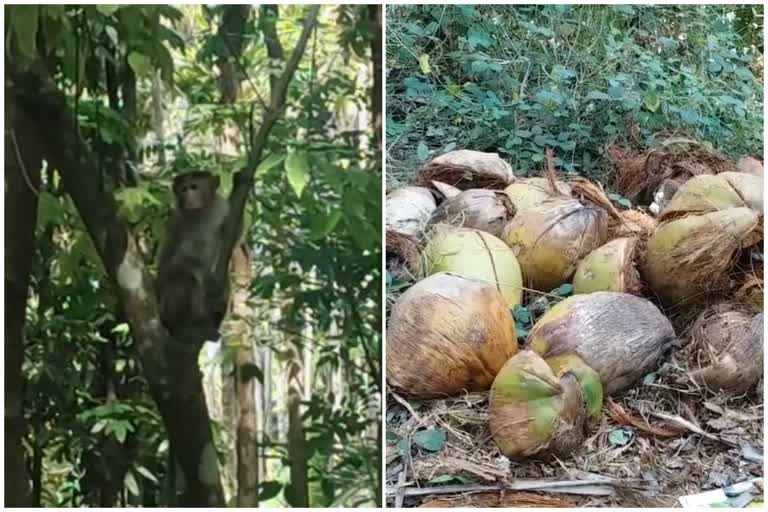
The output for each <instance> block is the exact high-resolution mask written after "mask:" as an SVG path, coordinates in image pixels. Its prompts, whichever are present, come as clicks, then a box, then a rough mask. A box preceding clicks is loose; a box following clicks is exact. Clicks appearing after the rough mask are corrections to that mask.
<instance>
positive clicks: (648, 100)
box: [643, 92, 661, 112]
mask: <svg viewBox="0 0 768 512" xmlns="http://www.w3.org/2000/svg"><path fill="white" fill-rule="evenodd" d="M643 105H645V108H646V109H648V110H649V111H651V112H656V111H657V110H659V107H660V106H661V98H659V95H658V94H656V93H655V92H651V93H648V94H646V95H645V97H644V98H643Z"/></svg>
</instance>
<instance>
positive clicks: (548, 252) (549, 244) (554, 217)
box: [502, 199, 608, 292]
mask: <svg viewBox="0 0 768 512" xmlns="http://www.w3.org/2000/svg"><path fill="white" fill-rule="evenodd" d="M607 227H608V215H607V213H606V212H605V210H603V209H602V208H599V207H596V206H594V205H591V204H582V203H581V202H580V201H578V200H576V199H563V200H559V199H553V200H549V201H545V202H543V203H541V204H540V205H539V206H536V207H533V208H529V209H526V210H524V211H521V212H520V213H518V214H517V215H516V216H515V217H514V218H513V219H512V220H511V221H510V222H509V224H507V227H506V228H504V232H503V233H502V239H503V240H504V241H505V242H506V243H507V245H509V246H510V247H511V248H512V251H513V252H514V253H515V256H517V261H518V262H519V263H520V268H521V269H522V271H523V275H524V276H525V281H526V283H527V286H528V287H530V288H533V289H534V290H539V291H544V292H548V291H550V290H552V289H554V288H556V287H557V286H560V285H561V284H562V283H564V282H568V281H570V280H571V277H573V273H574V272H575V271H576V266H577V265H578V263H579V260H581V258H583V257H584V256H586V255H587V254H589V253H590V252H591V251H592V250H593V249H596V248H597V247H600V246H601V245H602V244H604V243H605V242H606V238H607Z"/></svg>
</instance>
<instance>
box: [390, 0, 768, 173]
mask: <svg viewBox="0 0 768 512" xmlns="http://www.w3.org/2000/svg"><path fill="white" fill-rule="evenodd" d="M388 9H389V10H388V16H387V73H388V77H387V142H388V154H387V158H388V169H389V173H390V176H389V178H390V180H392V179H395V180H396V179H407V178H408V177H409V176H410V175H411V174H412V172H413V170H414V169H415V168H416V167H417V166H419V165H420V164H421V163H422V162H423V161H425V160H427V159H430V158H432V157H434V156H437V155H438V154H442V153H444V152H446V151H449V150H451V149H454V148H457V149H461V148H470V149H478V150H487V151H498V152H500V153H502V154H503V155H504V157H505V158H506V159H508V160H509V161H510V162H511V163H512V165H513V167H514V169H515V173H516V174H517V175H529V174H535V173H538V172H539V169H540V168H541V167H542V164H541V162H542V160H543V159H544V150H545V147H546V146H551V147H553V148H554V150H555V155H556V164H557V165H558V166H560V168H563V169H565V170H566V171H567V172H569V173H576V174H582V175H598V176H599V175H601V174H603V173H604V172H606V171H609V170H610V168H611V167H610V165H609V163H608V161H607V159H606V157H605V155H604V149H605V147H606V146H608V145H610V144H613V143H619V144H624V143H630V144H640V145H643V146H644V145H652V144H653V143H654V139H655V138H657V137H658V136H659V134H662V133H663V134H669V133H671V132H674V133H677V134H681V135H682V134H686V135H687V136H690V137H692V138H695V139H698V140H701V141H704V142H709V143H711V144H712V145H713V147H714V148H715V149H717V150H719V151H721V152H723V153H725V154H726V155H728V156H730V157H733V158H738V157H740V156H742V155H744V154H759V155H762V152H763V141H762V133H763V92H762V72H763V70H762V7H761V6H747V7H737V6H725V5H709V6H650V5H643V6H628V5H615V6H605V5H603V6H586V5H584V6H568V5H546V6H544V5H540V6H522V5H520V6H460V5H456V6H447V5H444V6H440V5H424V6H414V5H400V6H390V7H389V8H388Z"/></svg>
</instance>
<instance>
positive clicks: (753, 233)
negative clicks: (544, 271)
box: [523, 207, 763, 305]
mask: <svg viewBox="0 0 768 512" xmlns="http://www.w3.org/2000/svg"><path fill="white" fill-rule="evenodd" d="M762 236H763V234H762V215H761V213H760V212H758V211H755V210H753V209H752V208H745V207H742V208H728V209H726V210H721V211H716V212H710V213H705V214H702V215H689V216H686V217H682V218H680V219H677V220H673V221H670V222H667V223H666V224H662V225H661V226H659V228H658V229H657V230H656V231H655V232H654V234H653V235H652V236H651V238H650V239H649V240H648V242H647V245H646V252H645V258H644V263H643V265H642V267H641V274H642V276H643V279H644V280H645V281H646V283H647V284H648V285H649V286H650V287H651V289H652V290H653V291H654V292H656V294H657V295H659V297H660V298H661V299H662V301H664V302H665V303H667V304H673V305H674V304H679V303H682V302H684V301H690V300H695V299H703V298H705V297H706V295H707V294H708V293H710V292H716V291H719V290H722V289H723V288H727V287H728V286H729V276H728V274H729V272H730V270H731V268H732V267H733V264H734V260H735V257H736V256H737V255H738V252H739V251H741V250H742V249H745V248H747V247H749V246H751V245H754V244H756V243H757V242H758V241H760V240H761V239H762ZM523 268H525V267H523Z"/></svg>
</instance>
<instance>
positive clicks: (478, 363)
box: [386, 272, 517, 398]
mask: <svg viewBox="0 0 768 512" xmlns="http://www.w3.org/2000/svg"><path fill="white" fill-rule="evenodd" d="M386 352H387V381H388V382H389V384H390V385H391V386H393V387H394V388H396V389H397V390H398V391H400V392H402V393H404V394H405V395H408V396H412V397H415V398H435V397H445V396H455V395H459V394H461V393H463V392H473V391H485V390H487V389H488V388H489V387H490V386H491V383H492V382H493V379H494V377H496V374H497V373H498V371H499V370H500V369H501V367H502V366H503V365H504V363H505V362H506V361H507V360H508V359H509V358H510V357H512V356H513V355H514V354H515V353H516V352H517V336H516V334H515V323H514V321H513V319H512V315H510V314H509V309H508V307H507V304H506V302H505V300H504V297H502V296H501V294H500V293H499V291H498V290H497V289H496V287H494V286H492V285H489V284H487V283H485V282H483V281H478V280H476V279H470V278H467V277H464V276H460V275H456V274H452V273H448V272H441V273H438V274H434V275H432V276H429V277H427V278H426V279H424V280H422V281H419V282H418V283H416V284H415V285H413V286H412V287H411V288H409V289H408V290H407V291H406V292H405V293H403V294H402V295H401V296H400V297H399V298H398V299H397V302H395V304H394V306H393V307H392V314H391V316H390V319H389V326H388V328H387V351H386Z"/></svg>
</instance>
